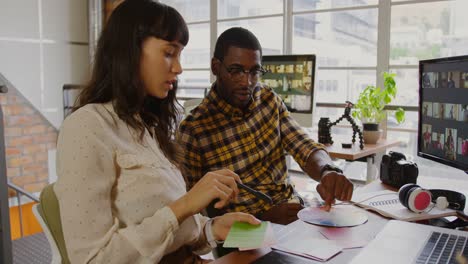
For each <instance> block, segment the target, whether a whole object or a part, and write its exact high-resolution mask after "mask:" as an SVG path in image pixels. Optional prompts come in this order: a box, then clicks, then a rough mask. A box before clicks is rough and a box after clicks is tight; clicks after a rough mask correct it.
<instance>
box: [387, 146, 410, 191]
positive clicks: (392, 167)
mask: <svg viewBox="0 0 468 264" xmlns="http://www.w3.org/2000/svg"><path fill="white" fill-rule="evenodd" d="M418 173H419V170H418V165H416V163H414V162H411V161H408V160H406V157H405V155H403V154H401V153H399V152H394V151H390V152H389V153H388V155H387V154H385V155H383V157H382V163H380V180H381V181H382V182H383V183H385V184H388V185H390V186H393V187H396V188H400V187H401V186H403V185H405V184H407V183H414V184H416V179H417V178H418Z"/></svg>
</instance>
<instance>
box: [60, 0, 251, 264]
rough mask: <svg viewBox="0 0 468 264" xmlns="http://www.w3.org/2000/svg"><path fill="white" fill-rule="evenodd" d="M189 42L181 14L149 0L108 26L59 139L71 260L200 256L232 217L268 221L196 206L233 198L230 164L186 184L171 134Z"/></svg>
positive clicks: (126, 5)
mask: <svg viewBox="0 0 468 264" xmlns="http://www.w3.org/2000/svg"><path fill="white" fill-rule="evenodd" d="M187 42H188V30H187V26H186V24H185V22H184V20H183V18H182V17H181V16H180V14H179V13H177V11H176V10H175V9H173V8H171V7H168V6H165V5H163V4H160V3H156V2H152V1H150V0H129V1H124V2H123V3H122V4H121V5H120V6H119V7H117V8H116V10H115V11H114V12H113V14H112V16H111V17H110V19H109V21H108V24H107V25H106V27H105V29H104V31H103V32H102V35H101V37H100V40H99V43H98V49H97V53H96V58H95V62H94V71H93V75H92V78H91V82H90V84H89V85H88V86H87V87H86V88H85V89H84V90H83V91H82V93H81V94H80V97H79V100H78V104H77V110H76V111H75V112H74V113H73V114H71V115H70V116H69V117H68V118H67V119H66V120H65V121H64V123H63V126H62V128H61V130H60V134H59V139H58V145H57V157H58V158H57V173H58V176H59V178H58V181H57V183H56V185H55V186H54V190H55V192H56V193H57V197H58V200H59V205H60V210H61V220H62V221H61V222H62V226H63V231H64V237H65V244H66V247H67V252H68V255H69V257H70V260H71V262H72V263H102V262H105V263H158V262H161V263H199V262H203V261H202V260H201V259H200V258H199V257H198V256H197V255H195V254H194V252H195V253H207V252H208V251H209V250H210V249H211V247H210V246H209V245H211V246H213V243H212V242H213V241H214V240H224V239H225V238H226V236H227V233H228V231H229V228H230V227H231V225H232V223H233V222H235V221H243V222H249V223H251V224H259V223H260V222H259V220H257V219H256V218H254V217H253V216H251V215H248V214H243V213H232V214H226V215H223V216H221V217H217V218H214V219H212V220H208V219H207V218H205V217H202V216H200V215H199V214H198V213H199V212H200V211H201V210H202V209H203V208H205V207H206V206H207V205H208V204H209V203H210V202H211V201H212V200H215V199H218V201H217V202H216V203H215V206H216V207H217V208H220V207H223V206H224V205H226V204H227V203H228V202H229V201H230V200H231V199H233V198H235V196H236V195H237V193H238V189H237V184H236V181H238V182H240V179H239V177H238V176H237V175H236V174H235V173H233V172H231V171H228V170H220V171H214V172H210V173H208V174H206V175H205V176H204V177H203V179H202V181H200V182H199V183H198V184H197V185H195V186H194V187H193V188H192V189H191V190H190V191H189V192H187V193H186V190H185V183H184V179H183V178H182V176H181V174H180V172H179V170H178V168H177V160H176V147H175V146H174V145H173V144H172V138H173V131H174V126H175V124H176V117H177V107H176V102H177V101H176V99H175V94H176V88H177V82H176V77H177V75H179V74H180V73H181V72H182V68H181V65H180V62H179V60H180V54H181V51H182V49H183V48H184V46H185V45H186V44H187ZM209 242H211V243H209ZM214 244H216V243H214Z"/></svg>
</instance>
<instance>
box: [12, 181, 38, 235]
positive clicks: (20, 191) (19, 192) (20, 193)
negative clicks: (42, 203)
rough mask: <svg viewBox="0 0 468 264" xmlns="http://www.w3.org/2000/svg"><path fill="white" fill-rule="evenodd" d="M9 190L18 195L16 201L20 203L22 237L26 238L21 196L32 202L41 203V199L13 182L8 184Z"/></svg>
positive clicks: (19, 213)
mask: <svg viewBox="0 0 468 264" xmlns="http://www.w3.org/2000/svg"><path fill="white" fill-rule="evenodd" d="M8 188H10V189H13V190H14V191H15V193H16V200H17V201H18V215H19V220H20V234H21V237H23V236H24V233H23V210H22V207H21V205H22V204H21V196H26V197H27V198H29V199H31V200H32V201H34V202H39V198H37V197H36V196H35V195H33V194H31V193H29V192H27V191H25V190H24V189H22V188H21V187H19V186H17V185H15V184H13V183H11V182H8Z"/></svg>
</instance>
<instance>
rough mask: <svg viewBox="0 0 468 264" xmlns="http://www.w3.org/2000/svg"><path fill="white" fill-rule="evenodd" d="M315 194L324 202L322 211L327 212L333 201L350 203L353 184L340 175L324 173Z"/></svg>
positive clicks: (333, 172)
mask: <svg viewBox="0 0 468 264" xmlns="http://www.w3.org/2000/svg"><path fill="white" fill-rule="evenodd" d="M317 192H318V193H319V194H320V196H321V197H322V199H323V200H324V201H325V207H324V209H325V210H326V211H327V212H328V211H330V209H331V206H332V204H335V199H338V200H341V201H350V200H351V197H352V196H353V184H352V183H351V182H350V181H349V180H348V179H347V178H346V177H345V176H344V175H343V174H341V173H339V172H336V171H325V172H324V173H323V176H322V179H321V180H320V183H319V184H318V185H317Z"/></svg>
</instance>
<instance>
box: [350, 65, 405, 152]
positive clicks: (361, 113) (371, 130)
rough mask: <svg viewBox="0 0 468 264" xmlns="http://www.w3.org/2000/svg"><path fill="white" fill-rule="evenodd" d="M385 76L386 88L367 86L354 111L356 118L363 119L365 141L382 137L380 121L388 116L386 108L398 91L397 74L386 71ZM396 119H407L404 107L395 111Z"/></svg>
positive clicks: (374, 140) (373, 141)
mask: <svg viewBox="0 0 468 264" xmlns="http://www.w3.org/2000/svg"><path fill="white" fill-rule="evenodd" d="M383 76H384V88H383V89H381V88H380V87H376V86H372V85H369V86H367V87H366V88H365V89H364V90H363V91H362V92H361V93H360V94H359V97H358V100H357V102H356V104H354V111H353V113H352V115H353V117H354V118H357V119H360V120H361V122H362V127H363V138H364V142H365V143H368V144H375V143H377V141H378V140H379V139H380V137H381V135H382V130H380V129H379V123H380V122H381V121H382V120H384V119H385V118H386V116H387V113H386V111H385V110H384V108H385V106H386V105H388V104H390V102H391V101H392V100H393V99H395V96H396V93H397V88H396V85H395V79H394V77H395V74H394V73H388V72H384V73H383ZM395 119H396V120H397V122H398V124H400V123H402V122H403V121H404V120H405V111H404V110H403V109H402V108H398V109H397V110H396V111H395Z"/></svg>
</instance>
